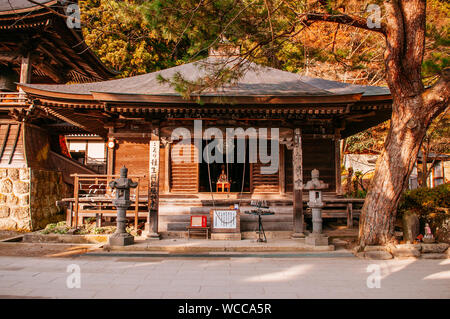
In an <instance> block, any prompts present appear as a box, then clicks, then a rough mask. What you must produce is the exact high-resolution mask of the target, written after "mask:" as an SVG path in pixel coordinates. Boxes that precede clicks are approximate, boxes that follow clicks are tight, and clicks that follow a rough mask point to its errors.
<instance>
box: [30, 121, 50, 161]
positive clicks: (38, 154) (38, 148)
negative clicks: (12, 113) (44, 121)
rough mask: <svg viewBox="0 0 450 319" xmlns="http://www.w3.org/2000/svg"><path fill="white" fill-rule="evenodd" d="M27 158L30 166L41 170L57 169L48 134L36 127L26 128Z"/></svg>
mask: <svg viewBox="0 0 450 319" xmlns="http://www.w3.org/2000/svg"><path fill="white" fill-rule="evenodd" d="M24 136H25V139H24V143H25V157H26V161H27V163H28V166H29V167H31V168H39V169H55V168H54V167H53V166H52V162H51V158H50V157H51V156H50V151H51V149H50V140H49V136H48V132H47V131H46V130H43V129H41V128H39V127H37V126H34V125H27V124H26V125H25V127H24Z"/></svg>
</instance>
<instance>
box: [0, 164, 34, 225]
mask: <svg viewBox="0 0 450 319" xmlns="http://www.w3.org/2000/svg"><path fill="white" fill-rule="evenodd" d="M0 229H1V230H19V231H30V230H31V229H32V226H31V216H30V169H29V168H0Z"/></svg>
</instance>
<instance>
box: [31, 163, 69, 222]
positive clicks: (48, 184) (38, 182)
mask: <svg viewBox="0 0 450 319" xmlns="http://www.w3.org/2000/svg"><path fill="white" fill-rule="evenodd" d="M64 197H67V186H66V184H65V183H64V182H63V177H62V173H61V172H56V171H45V170H37V169H31V189H30V211H31V220H32V226H33V227H32V229H33V230H37V229H42V228H45V226H46V225H47V224H49V223H54V222H56V221H61V220H64V219H65V216H64V214H61V211H60V209H59V208H58V207H57V206H56V201H57V200H60V199H62V198H64Z"/></svg>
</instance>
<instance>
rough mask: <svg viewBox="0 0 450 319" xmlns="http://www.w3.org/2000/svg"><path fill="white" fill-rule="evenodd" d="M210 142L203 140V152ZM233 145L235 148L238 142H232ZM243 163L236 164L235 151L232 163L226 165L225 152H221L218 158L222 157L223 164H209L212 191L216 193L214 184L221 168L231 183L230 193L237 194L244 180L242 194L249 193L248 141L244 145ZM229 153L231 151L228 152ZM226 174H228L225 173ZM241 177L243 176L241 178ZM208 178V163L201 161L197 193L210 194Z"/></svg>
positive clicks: (235, 151)
mask: <svg viewBox="0 0 450 319" xmlns="http://www.w3.org/2000/svg"><path fill="white" fill-rule="evenodd" d="M209 142H210V140H203V143H202V144H203V145H202V146H203V147H202V149H203V150H205V148H206V145H207V144H208V143H209ZM234 145H235V146H236V149H237V145H238V142H237V140H235V141H234ZM245 149H246V151H245V155H246V156H245V163H237V161H238V154H237V150H234V151H232V152H233V153H234V163H227V161H226V159H227V158H226V150H224V151H223V153H221V154H220V155H219V156H221V157H223V163H215V162H213V163H211V164H209V170H210V175H211V186H212V191H213V192H216V184H217V180H218V179H219V176H220V174H221V173H222V167H223V169H224V171H225V174H227V176H228V181H229V182H230V183H231V187H230V192H234V193H239V192H241V190H242V181H243V180H244V189H243V191H244V192H250V164H249V156H248V141H246V143H245ZM215 150H216V149H214V150H213V152H212V155H213V156H214V155H215V153H214V151H215ZM230 151H231V150H230ZM224 153H225V155H224ZM244 166H245V175H244ZM227 172H228V173H227ZM243 175H244V176H245V177H244V178H243ZM209 185H210V184H209V176H208V163H206V162H205V160H204V159H203V161H202V163H200V164H199V191H200V192H210V191H211V190H210V186H209Z"/></svg>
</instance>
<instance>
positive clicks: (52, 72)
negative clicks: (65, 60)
mask: <svg viewBox="0 0 450 319" xmlns="http://www.w3.org/2000/svg"><path fill="white" fill-rule="evenodd" d="M35 67H36V68H37V69H39V70H41V71H42V72H43V73H45V74H47V76H48V77H49V78H51V79H52V80H53V81H55V82H56V83H64V82H66V78H65V76H64V75H63V74H62V73H61V72H59V71H58V70H57V69H56V68H54V67H53V66H52V65H51V64H50V63H47V62H45V61H40V63H35Z"/></svg>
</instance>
